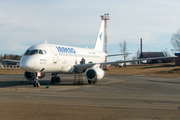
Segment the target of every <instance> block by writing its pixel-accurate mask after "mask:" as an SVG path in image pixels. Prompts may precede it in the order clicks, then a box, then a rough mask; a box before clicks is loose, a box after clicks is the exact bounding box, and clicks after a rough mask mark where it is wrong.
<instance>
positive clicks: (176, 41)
mask: <svg viewBox="0 0 180 120" xmlns="http://www.w3.org/2000/svg"><path fill="white" fill-rule="evenodd" d="M171 44H172V46H173V47H174V49H175V51H180V29H179V30H178V31H177V33H173V35H172V38H171Z"/></svg>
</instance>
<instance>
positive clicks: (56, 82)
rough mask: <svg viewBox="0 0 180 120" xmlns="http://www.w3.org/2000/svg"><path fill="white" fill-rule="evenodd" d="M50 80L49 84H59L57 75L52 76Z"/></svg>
mask: <svg viewBox="0 0 180 120" xmlns="http://www.w3.org/2000/svg"><path fill="white" fill-rule="evenodd" d="M52 76H53V77H52V78H51V83H52V84H59V83H60V81H61V79H60V77H58V76H57V74H52Z"/></svg>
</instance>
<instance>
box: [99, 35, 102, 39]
mask: <svg viewBox="0 0 180 120" xmlns="http://www.w3.org/2000/svg"><path fill="white" fill-rule="evenodd" d="M101 36H102V33H101V34H100V35H99V38H100V41H101Z"/></svg>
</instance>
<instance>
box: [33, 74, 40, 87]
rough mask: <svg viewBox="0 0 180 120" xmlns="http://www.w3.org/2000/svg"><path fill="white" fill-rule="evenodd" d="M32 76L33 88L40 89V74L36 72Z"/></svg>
mask: <svg viewBox="0 0 180 120" xmlns="http://www.w3.org/2000/svg"><path fill="white" fill-rule="evenodd" d="M34 75H35V81H34V84H33V86H34V87H40V82H38V80H39V78H40V77H41V73H40V72H36V73H34Z"/></svg>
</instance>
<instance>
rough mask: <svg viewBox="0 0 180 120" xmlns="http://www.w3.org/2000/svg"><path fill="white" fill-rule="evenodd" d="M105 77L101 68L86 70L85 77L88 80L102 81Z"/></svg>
mask: <svg viewBox="0 0 180 120" xmlns="http://www.w3.org/2000/svg"><path fill="white" fill-rule="evenodd" d="M104 75H105V72H104V71H103V70H102V69H101V68H89V69H87V70H86V73H85V76H86V78H87V79H88V80H90V81H94V80H101V79H102V78H103V77H104Z"/></svg>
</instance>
